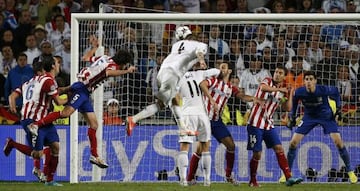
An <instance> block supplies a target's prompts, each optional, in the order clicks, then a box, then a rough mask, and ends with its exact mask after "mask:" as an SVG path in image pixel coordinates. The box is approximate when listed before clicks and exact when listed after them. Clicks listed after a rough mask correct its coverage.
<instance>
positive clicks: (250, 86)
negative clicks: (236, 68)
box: [239, 56, 271, 109]
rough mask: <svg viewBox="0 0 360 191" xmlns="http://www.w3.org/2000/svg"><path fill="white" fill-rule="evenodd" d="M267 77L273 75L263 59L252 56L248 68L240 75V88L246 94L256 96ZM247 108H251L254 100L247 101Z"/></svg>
mask: <svg viewBox="0 0 360 191" xmlns="http://www.w3.org/2000/svg"><path fill="white" fill-rule="evenodd" d="M265 77H271V74H270V72H269V70H267V69H264V66H263V62H262V60H261V59H259V58H257V57H254V56H252V57H251V60H250V65H249V68H248V69H245V70H244V72H243V73H242V75H241V76H240V84H239V88H240V89H242V90H243V91H244V93H245V95H250V96H254V95H255V93H256V90H257V88H258V87H259V85H260V82H261V81H262V80H263V79H264V78H265ZM246 104H247V109H251V107H252V106H253V103H252V102H247V103H246Z"/></svg>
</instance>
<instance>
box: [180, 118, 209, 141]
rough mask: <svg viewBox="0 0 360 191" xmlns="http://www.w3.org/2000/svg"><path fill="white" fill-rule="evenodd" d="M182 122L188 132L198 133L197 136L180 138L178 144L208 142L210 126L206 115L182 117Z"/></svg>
mask: <svg viewBox="0 0 360 191" xmlns="http://www.w3.org/2000/svg"><path fill="white" fill-rule="evenodd" d="M183 118H184V122H185V124H186V126H187V127H188V129H189V130H193V131H198V132H199V135H198V136H197V137H195V136H180V137H179V143H184V142H186V143H193V142H194V141H200V142H208V141H210V138H211V126H210V119H209V117H208V115H206V114H201V115H184V116H183Z"/></svg>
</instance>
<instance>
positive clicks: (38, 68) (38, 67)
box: [32, 61, 44, 76]
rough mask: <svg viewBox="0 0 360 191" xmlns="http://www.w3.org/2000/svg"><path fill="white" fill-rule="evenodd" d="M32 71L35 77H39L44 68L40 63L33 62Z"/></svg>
mask: <svg viewBox="0 0 360 191" xmlns="http://www.w3.org/2000/svg"><path fill="white" fill-rule="evenodd" d="M32 69H33V71H34V74H35V75H38V76H40V75H43V74H44V66H43V63H42V62H41V61H38V62H34V63H33V65H32Z"/></svg>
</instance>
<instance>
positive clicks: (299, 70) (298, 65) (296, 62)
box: [285, 56, 304, 89]
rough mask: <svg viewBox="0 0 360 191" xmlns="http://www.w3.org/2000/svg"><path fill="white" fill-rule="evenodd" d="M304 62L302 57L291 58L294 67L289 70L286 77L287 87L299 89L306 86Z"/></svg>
mask: <svg viewBox="0 0 360 191" xmlns="http://www.w3.org/2000/svg"><path fill="white" fill-rule="evenodd" d="M303 60H304V58H302V57H300V56H293V57H292V58H291V62H292V66H291V68H289V69H288V72H287V74H286V77H285V85H286V87H289V88H290V87H293V88H295V89H296V88H298V87H300V86H303V85H304V73H303Z"/></svg>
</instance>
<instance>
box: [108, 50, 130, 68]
mask: <svg viewBox="0 0 360 191" xmlns="http://www.w3.org/2000/svg"><path fill="white" fill-rule="evenodd" d="M111 59H112V60H113V61H114V62H115V63H116V64H117V65H126V64H127V63H131V62H132V55H131V53H130V52H128V51H126V50H118V51H117V52H116V54H115V55H114V56H113V57H111Z"/></svg>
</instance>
